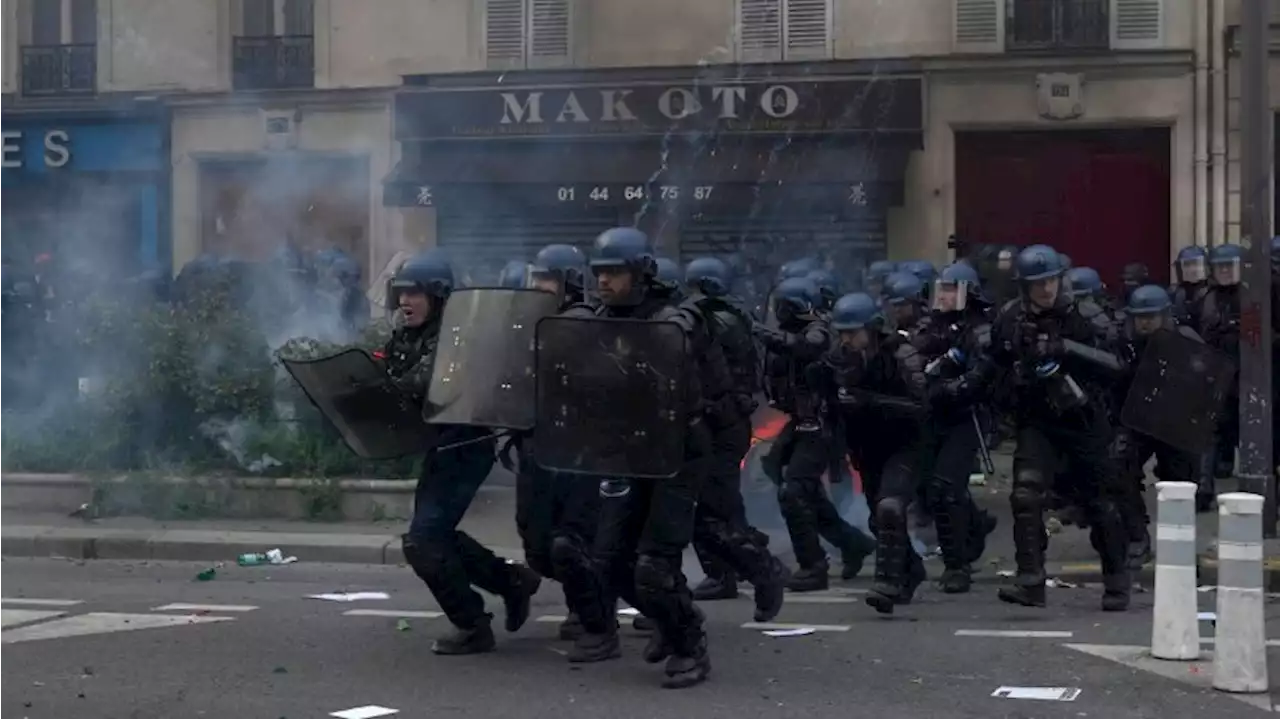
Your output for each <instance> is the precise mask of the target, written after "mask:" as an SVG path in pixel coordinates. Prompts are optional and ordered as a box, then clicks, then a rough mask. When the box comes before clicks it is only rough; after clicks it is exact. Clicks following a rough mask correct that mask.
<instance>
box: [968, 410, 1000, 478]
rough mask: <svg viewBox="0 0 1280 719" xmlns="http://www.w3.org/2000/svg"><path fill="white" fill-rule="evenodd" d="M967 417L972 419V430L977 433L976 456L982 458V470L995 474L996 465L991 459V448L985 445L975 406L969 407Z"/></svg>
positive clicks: (985, 437) (985, 441)
mask: <svg viewBox="0 0 1280 719" xmlns="http://www.w3.org/2000/svg"><path fill="white" fill-rule="evenodd" d="M969 418H970V419H972V420H973V431H974V432H976V433H977V434H978V458H979V459H981V460H982V471H983V472H985V473H987V474H995V473H996V465H995V463H994V462H992V461H991V450H990V449H989V448H988V447H987V436H986V435H985V434H984V433H983V432H982V423H981V422H979V421H978V409H977V408H976V407H970V408H969Z"/></svg>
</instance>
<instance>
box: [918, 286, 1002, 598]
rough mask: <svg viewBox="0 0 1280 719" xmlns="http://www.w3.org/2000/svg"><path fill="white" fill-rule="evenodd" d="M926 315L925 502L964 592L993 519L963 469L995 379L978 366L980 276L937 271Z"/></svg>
mask: <svg viewBox="0 0 1280 719" xmlns="http://www.w3.org/2000/svg"><path fill="white" fill-rule="evenodd" d="M930 297H931V300H930V308H931V309H930V312H929V314H928V315H927V316H926V317H925V318H924V320H923V321H922V322H921V324H920V327H919V328H918V330H917V332H916V333H915V334H914V335H913V337H912V343H913V345H914V346H915V348H916V349H917V350H918V351H919V353H920V354H921V355H922V356H923V357H924V358H925V360H926V361H927V364H926V365H925V372H924V374H925V377H926V379H927V382H928V397H929V400H930V410H931V412H930V414H929V420H928V424H927V426H926V432H925V443H926V447H927V450H926V451H927V454H928V456H929V457H930V460H931V461H930V464H929V466H930V471H929V473H928V475H927V477H926V478H925V482H926V484H927V490H926V492H925V497H926V498H927V500H928V503H929V505H930V507H929V508H930V510H931V511H932V513H933V518H934V526H935V527H936V528H937V530H938V544H939V545H940V547H941V549H942V560H943V566H944V567H945V571H944V572H943V574H942V580H941V587H942V590H943V591H944V592H946V593H948V594H959V593H964V592H967V591H969V587H970V585H971V576H970V563H971V562H973V561H976V560H977V559H978V558H979V557H981V555H982V552H983V550H984V549H985V547H984V544H985V541H986V535H987V534H989V533H990V531H991V530H993V529H994V528H995V527H994V518H992V517H989V516H987V515H986V514H985V513H983V512H981V511H979V510H978V509H977V507H976V506H975V505H974V502H973V497H972V496H971V495H970V493H969V483H968V471H967V469H968V467H969V463H970V462H971V460H972V458H973V457H974V456H975V455H976V454H977V453H978V452H979V450H980V449H981V446H980V445H981V443H982V442H984V441H985V436H984V435H985V433H984V432H983V429H982V425H981V423H980V421H979V415H978V413H977V406H978V404H979V403H981V402H984V401H986V400H987V397H988V392H989V389H990V388H989V386H988V385H989V384H990V382H991V381H992V379H993V377H992V376H991V375H990V374H984V371H985V370H986V369H987V368H988V367H989V364H988V363H986V362H983V361H980V360H982V359H985V358H986V356H987V355H988V353H989V352H990V348H991V324H990V321H989V320H988V319H987V302H986V298H985V297H984V296H983V294H982V288H981V283H980V281H979V278H978V273H977V271H976V270H974V269H973V267H972V266H970V265H968V264H967V263H963V262H957V263H955V264H952V265H949V266H948V267H946V268H944V269H943V270H942V273H941V274H940V275H939V277H938V279H937V280H936V281H935V283H934V289H933V292H931V293H930Z"/></svg>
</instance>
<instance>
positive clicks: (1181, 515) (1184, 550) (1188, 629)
mask: <svg viewBox="0 0 1280 719" xmlns="http://www.w3.org/2000/svg"><path fill="white" fill-rule="evenodd" d="M1156 490H1157V491H1158V492H1159V494H1158V495H1157V497H1158V500H1159V504H1158V505H1157V507H1158V508H1157V515H1156V606H1155V610H1154V611H1153V612H1152V613H1151V656H1153V657H1155V658H1156V659H1177V660H1187V659H1198V658H1199V657H1200V622H1199V620H1198V619H1197V614H1198V611H1197V608H1196V602H1197V601H1198V600H1197V596H1198V595H1197V593H1196V485H1195V484H1194V483H1192V482H1156Z"/></svg>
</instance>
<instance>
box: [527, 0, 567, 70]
mask: <svg viewBox="0 0 1280 719" xmlns="http://www.w3.org/2000/svg"><path fill="white" fill-rule="evenodd" d="M528 2H529V65H530V66H534V67H553V66H561V65H568V64H569V60H570V58H571V57H572V46H571V40H572V38H573V32H572V30H573V17H572V16H573V12H572V8H571V7H570V4H571V0H528Z"/></svg>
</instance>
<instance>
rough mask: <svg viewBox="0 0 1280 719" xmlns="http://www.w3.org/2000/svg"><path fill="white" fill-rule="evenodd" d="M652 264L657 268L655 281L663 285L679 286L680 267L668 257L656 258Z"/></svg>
mask: <svg viewBox="0 0 1280 719" xmlns="http://www.w3.org/2000/svg"><path fill="white" fill-rule="evenodd" d="M654 263H655V264H656V265H657V267H658V274H657V277H656V279H657V280H658V282H661V283H662V284H664V285H670V286H677V285H679V284H680V265H678V264H676V261H675V260H673V259H671V258H670V257H657V258H655V259H654Z"/></svg>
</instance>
